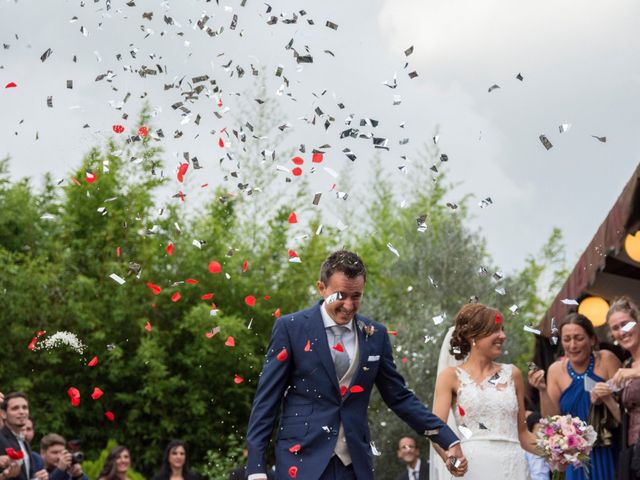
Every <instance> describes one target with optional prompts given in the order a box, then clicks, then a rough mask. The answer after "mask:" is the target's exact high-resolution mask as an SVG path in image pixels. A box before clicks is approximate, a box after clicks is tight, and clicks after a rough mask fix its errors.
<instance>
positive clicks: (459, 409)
mask: <svg viewBox="0 0 640 480" xmlns="http://www.w3.org/2000/svg"><path fill="white" fill-rule="evenodd" d="M458 413H459V414H460V416H461V417H464V409H463V408H462V407H461V406H460V405H458Z"/></svg>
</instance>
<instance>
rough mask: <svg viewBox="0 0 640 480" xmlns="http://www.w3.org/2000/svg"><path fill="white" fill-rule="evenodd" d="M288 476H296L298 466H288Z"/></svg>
mask: <svg viewBox="0 0 640 480" xmlns="http://www.w3.org/2000/svg"><path fill="white" fill-rule="evenodd" d="M289 476H290V477H291V478H296V477H297V476H298V467H295V466H294V467H289Z"/></svg>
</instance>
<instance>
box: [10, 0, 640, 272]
mask: <svg viewBox="0 0 640 480" xmlns="http://www.w3.org/2000/svg"><path fill="white" fill-rule="evenodd" d="M0 2H1V3H0V40H1V43H2V44H3V45H4V47H3V48H1V49H0V83H1V85H0V109H1V111H2V114H1V115H0V155H3V156H4V155H5V154H7V155H10V156H11V157H12V161H11V175H12V177H13V178H20V177H23V176H30V177H33V178H34V181H36V182H37V179H38V178H39V177H40V176H41V174H42V173H43V172H45V171H49V172H52V173H53V175H54V176H55V177H60V178H65V177H66V178H69V175H70V173H71V171H72V169H73V168H74V167H77V165H78V164H79V163H80V161H81V158H82V156H83V154H84V153H86V151H87V150H88V149H89V148H90V147H91V146H94V145H96V144H100V143H102V142H104V140H105V139H106V138H109V137H110V136H114V135H116V134H114V133H113V131H112V126H113V125H115V124H122V125H123V126H124V127H125V128H126V129H127V131H129V132H130V131H133V130H135V129H136V128H137V125H135V117H136V113H137V112H138V111H139V108H140V106H141V104H142V102H143V101H148V102H149V104H150V105H151V107H152V109H153V110H154V119H153V128H154V129H155V128H161V129H162V130H163V132H164V134H165V138H164V139H163V140H162V141H161V142H160V144H161V145H162V146H163V147H164V148H165V152H166V153H165V165H166V172H167V175H170V176H171V177H175V176H174V175H173V172H174V171H175V169H176V168H177V167H178V165H179V163H180V161H181V159H182V158H183V152H189V154H190V155H191V156H192V157H193V156H197V157H198V160H199V162H200V164H201V165H202V166H203V168H202V169H201V170H197V171H193V170H190V171H189V175H190V183H189V184H188V186H184V187H182V186H179V185H178V184H177V183H176V182H175V181H174V182H173V183H172V185H171V186H170V187H169V190H171V191H170V192H168V194H167V199H160V200H159V202H163V201H171V200H169V197H170V195H169V194H173V193H175V191H177V190H178V189H179V188H183V189H185V188H190V189H191V190H190V191H189V192H188V193H191V194H192V195H191V197H190V199H192V202H191V203H189V204H188V205H187V206H186V207H185V208H197V207H196V206H195V205H197V203H196V202H195V200H194V199H196V198H198V196H199V195H200V196H202V195H206V194H207V193H203V192H202V191H200V190H201V189H200V187H199V186H200V185H201V184H202V183H206V182H208V183H210V184H212V185H214V184H216V183H219V182H220V181H221V173H220V170H219V168H218V164H219V160H220V159H221V158H224V155H225V153H226V152H227V151H228V149H229V148H230V147H231V146H232V144H233V142H234V141H235V139H234V138H233V137H228V136H226V134H225V133H224V132H223V131H222V129H224V128H225V127H226V128H228V129H229V130H231V129H232V128H238V127H239V126H240V125H243V124H244V123H245V122H246V121H249V122H250V123H254V120H253V119H251V118H249V117H247V118H244V117H243V114H242V113H240V112H241V103H242V102H241V98H244V96H245V95H246V92H248V91H250V89H251V88H252V86H253V85H255V81H256V78H258V79H264V82H265V85H266V94H265V95H266V96H267V97H268V98H269V99H272V100H275V103H276V104H277V105H278V107H279V108H280V110H281V111H282V116H279V115H276V114H274V117H273V125H271V129H268V130H267V129H265V130H264V131H261V132H254V133H256V135H257V136H263V137H264V138H261V139H259V140H255V143H256V145H257V146H258V147H259V149H260V150H262V149H266V150H276V160H275V163H274V164H271V163H269V164H268V167H269V168H276V165H280V166H283V167H286V168H291V167H293V164H292V163H291V159H290V158H285V156H284V155H278V152H280V151H282V150H283V149H284V146H283V145H281V144H280V143H279V135H281V134H280V133H279V130H278V129H277V127H278V126H282V125H284V124H285V123H287V122H288V123H287V128H286V132H287V133H288V137H287V138H288V140H287V142H288V144H289V145H299V144H305V146H306V148H307V152H308V151H310V150H311V149H313V148H317V147H320V146H321V145H324V144H330V145H331V148H330V149H326V152H327V153H326V155H325V160H324V162H323V164H320V165H316V169H315V172H314V173H312V172H311V170H310V169H311V165H310V155H309V154H308V153H307V154H306V155H303V156H304V157H305V159H306V163H305V165H303V170H304V172H305V173H304V175H308V176H309V178H310V179H311V183H312V188H315V189H316V191H322V192H327V194H326V195H325V196H324V197H323V202H324V201H325V200H324V198H327V200H326V201H330V200H329V198H331V197H330V195H331V194H329V193H328V190H329V186H330V185H331V184H333V183H336V184H337V186H338V189H340V185H341V182H343V181H344V180H345V179H342V178H340V173H339V172H341V170H342V168H343V166H344V165H346V164H348V163H350V160H349V159H348V158H347V157H346V155H345V154H344V153H343V151H342V150H343V149H344V148H349V149H350V150H351V151H352V152H353V153H354V154H355V155H357V159H356V161H355V164H354V166H355V169H354V178H353V179H352V180H351V184H353V183H361V184H364V182H366V180H367V178H368V171H369V167H370V161H371V158H372V156H373V155H374V154H376V153H377V154H380V155H381V158H382V160H383V161H384V163H385V165H387V166H388V168H389V171H390V172H391V173H392V174H393V175H394V176H395V177H397V180H398V184H399V185H401V182H402V181H403V180H402V179H403V177H402V175H403V173H401V171H400V170H399V169H398V167H400V166H402V165H406V166H407V168H406V169H405V171H409V173H410V171H411V166H412V162H415V161H418V156H417V152H418V151H419V150H420V147H421V145H422V144H424V143H425V142H430V141H431V137H432V136H433V133H434V132H435V131H436V130H437V131H438V132H439V135H440V136H439V143H438V144H439V147H440V148H441V150H442V152H443V153H446V154H447V155H448V157H449V162H448V165H447V169H448V176H449V179H450V180H452V181H455V182H459V183H460V186H459V187H458V190H456V191H455V192H453V193H452V198H451V199H450V200H452V201H456V199H457V198H456V197H458V198H459V197H461V196H462V195H464V194H465V193H472V194H473V195H474V196H475V198H476V200H475V202H474V204H473V205H474V206H475V205H477V202H479V201H480V200H481V199H482V198H485V197H488V196H489V197H491V198H492V200H493V204H492V205H491V206H490V207H488V208H483V209H480V208H479V207H477V208H473V213H474V219H473V222H474V223H473V226H474V228H481V229H482V231H483V232H484V234H485V236H486V238H487V239H488V247H489V250H490V252H491V254H492V255H493V257H494V259H495V260H496V262H497V263H498V264H499V265H500V266H501V267H502V268H503V269H504V270H507V271H509V270H511V269H514V268H517V267H520V266H521V265H522V262H523V259H524V257H525V256H526V255H527V254H530V253H534V252H536V251H537V250H538V249H539V248H540V247H541V245H542V244H543V243H544V241H545V240H546V238H547V237H548V235H549V234H550V232H551V229H552V228H553V227H554V226H558V227H560V228H562V230H563V232H564V234H565V238H566V242H567V246H568V254H569V258H570V260H574V259H575V258H576V257H577V255H579V254H580V253H581V252H582V250H583V249H584V247H585V246H586V245H587V243H588V242H589V241H590V239H591V237H592V235H593V234H594V233H595V230H596V228H597V227H598V225H599V224H600V223H601V222H602V220H603V219H604V217H605V216H606V214H607V212H608V210H609V209H610V208H611V206H612V205H613V202H614V201H615V199H616V198H617V196H618V194H619V193H620V191H621V189H622V187H623V186H624V185H625V183H626V182H627V181H628V179H629V177H630V175H631V173H632V172H633V171H634V169H635V168H636V166H637V165H638V149H639V146H640V140H639V139H640V136H639V135H638V134H637V132H638V131H640V117H639V116H638V112H639V111H640V108H639V107H640V96H639V95H638V89H639V87H640V57H639V56H638V55H637V52H638V51H640V50H639V48H638V47H639V46H640V45H639V43H640V37H639V36H638V35H637V34H636V33H635V28H634V27H635V24H636V23H637V19H638V18H640V4H638V3H637V2H633V1H631V0H620V1H616V2H604V3H603V2H595V1H591V0H588V1H580V2H579V1H577V0H575V1H574V0H567V1H565V2H557V1H554V2H552V1H549V0H540V1H538V2H536V3H535V4H530V3H523V2H509V1H499V0H484V1H482V2H478V1H477V0H447V1H445V0H393V1H392V0H351V1H349V2H337V1H334V0H327V1H324V2H307V3H303V2H300V1H295V2H294V1H276V0H273V1H272V2H270V6H271V11H270V12H267V10H268V5H267V4H265V3H263V2H258V1H256V0H246V2H245V5H244V6H243V5H242V4H241V3H242V2H241V0H229V1H224V0H220V4H219V5H218V4H217V3H216V2H215V0H214V1H211V2H206V1H204V0H199V1H198V0H181V1H179V2H178V1H172V2H169V1H165V2H160V1H151V0H134V1H130V2H128V3H127V2H124V1H122V0H111V1H110V2H109V7H110V8H109V9H108V10H107V1H106V0H99V1H97V2H94V1H93V0H85V1H84V2H81V1H79V0H73V1H67V0H51V1H48V2H42V1H41V0H17V1H15V0H10V1H8V0H0ZM300 10H304V11H305V12H303V13H305V14H304V15H302V14H301V13H300ZM150 12H152V13H153V15H152V16H151V15H148V14H149V13H150ZM143 14H147V15H145V17H143ZM236 15H237V17H236V18H237V20H236V26H235V28H234V29H232V28H231V26H232V23H234V16H236ZM294 15H295V16H294ZM205 16H206V17H209V18H208V20H206V22H201V24H203V28H202V29H201V28H200V27H199V26H198V25H197V22H198V21H199V20H200V21H202V20H203V17H205ZM272 16H273V17H277V22H276V23H274V24H272V25H270V24H269V23H273V21H272V22H269V19H270V18H271V17H272ZM287 19H288V20H292V22H291V23H285V22H284V20H287ZM310 19H311V20H313V25H311V24H310V23H309V21H308V20H310ZM293 20H295V22H293ZM327 21H329V22H332V23H333V24H335V25H337V28H335V29H334V28H330V27H328V26H327V25H326V24H327ZM221 28H222V30H221ZM207 29H210V30H209V33H207ZM290 41H293V43H292V44H291V48H286V47H287V46H288V44H289V43H290ZM410 46H413V47H414V49H413V53H412V54H410V55H409V56H406V55H405V50H406V49H407V48H409V47H410ZM49 48H50V49H51V51H52V52H51V54H50V55H49V56H48V58H45V60H44V61H41V58H40V57H41V56H42V55H43V54H44V53H45V52H46V51H47V49H49ZM294 52H297V54H298V55H300V56H303V57H304V56H306V55H310V56H311V57H312V58H313V63H297V61H296V59H295V57H294V54H295V53H294ZM74 56H75V57H76V61H75V62H74ZM230 61H231V62H232V63H231V64H230V65H229V63H228V62H230ZM406 62H408V66H405V63H406ZM157 65H160V66H161V67H162V69H163V72H162V73H160V72H159V73H157V74H156V75H147V76H146V77H144V78H143V77H141V76H140V75H139V73H138V72H139V70H140V69H141V68H143V66H146V67H147V68H151V69H156V68H157V67H156V66H157ZM252 65H253V67H254V68H256V69H257V70H258V71H259V72H260V73H259V75H258V77H255V76H253V75H252V67H251V66H252ZM236 66H240V67H241V69H242V70H244V75H243V76H242V77H241V78H239V76H238V70H237V69H236ZM278 66H281V67H282V75H281V76H277V75H276V69H277V68H278ZM410 72H416V73H417V74H418V76H417V77H415V78H413V79H412V78H410V76H409V73H410ZM519 73H520V74H521V75H522V78H523V79H522V80H518V79H517V78H516V75H517V74H519ZM99 75H106V76H105V77H104V78H103V79H101V80H98V81H96V78H97V77H98V76H99ZM202 75H208V76H209V80H215V81H216V82H217V85H218V86H219V87H220V89H221V91H220V93H219V94H218V93H215V92H213V91H212V88H213V86H212V85H211V84H210V83H208V82H200V83H199V84H201V85H205V86H206V87H207V89H205V90H204V91H203V92H201V94H200V95H199V96H198V98H197V99H192V100H191V101H186V100H185V95H184V93H185V92H187V91H189V90H190V89H191V87H192V86H194V85H198V83H196V84H193V83H191V86H189V82H192V81H193V78H194V77H197V76H202ZM394 75H395V76H396V78H397V87H396V88H394V89H391V88H389V87H388V86H385V85H383V82H385V81H386V82H388V83H389V84H393V78H394ZM285 77H286V79H287V81H288V85H287V84H286V83H285V81H284V80H283V79H284V78H285ZM182 78H184V80H183V82H182V84H180V86H179V87H178V86H177V85H178V82H179V80H180V79H182ZM68 80H72V81H73V88H72V89H68V88H67V81H68ZM11 82H14V83H15V84H16V87H14V88H4V87H5V85H8V84H10V83H11ZM171 84H173V85H176V88H170V89H165V85H171ZM493 85H498V86H499V87H500V88H495V89H493V90H492V91H491V92H488V89H489V87H491V86H493ZM128 93H130V95H129V96H127V94H128ZM237 94H241V95H240V96H239V95H237ZM49 96H51V97H52V107H48V106H47V97H49ZM125 99H126V101H125ZM178 101H183V102H184V106H185V107H186V108H187V109H188V111H181V110H179V109H178V110H174V109H173V108H172V107H171V106H172V105H174V104H175V103H176V102H178ZM248 101H249V103H253V102H252V101H251V99H249V100H248ZM394 102H395V103H397V105H394ZM219 104H221V106H219ZM339 104H342V105H343V106H344V108H340V106H339ZM316 109H319V110H318V111H316ZM123 114H128V115H129V117H128V118H127V119H123V118H122V115H123ZM216 114H217V116H216ZM197 115H200V116H201V120H200V122H199V124H196V117H197ZM314 115H315V117H316V118H315V122H314V124H312V123H310V121H311V120H312V119H313V118H314ZM350 115H353V119H354V120H353V122H352V124H351V127H353V128H358V129H360V133H365V134H368V135H369V134H370V136H371V135H372V136H374V137H379V138H385V139H387V146H388V147H389V150H388V151H386V150H376V149H374V148H373V142H372V140H371V138H364V139H363V138H357V139H354V138H346V139H341V138H340V132H341V131H343V130H345V129H346V128H349V127H348V126H347V125H346V124H345V120H346V119H348V118H349V116H350ZM363 118H365V119H374V120H377V121H378V122H379V123H378V125H377V126H376V127H373V126H371V125H364V126H362V127H361V126H360V119H363ZM327 120H329V124H330V126H329V127H328V128H327V129H326V130H325V127H324V124H325V122H326V121H327ZM562 124H567V125H570V127H569V128H568V130H567V131H566V132H564V133H560V131H559V126H560V125H562ZM85 125H88V127H86V128H83V127H84V126H85ZM401 125H404V126H403V127H401ZM176 130H179V131H181V132H182V136H181V137H180V138H179V139H173V138H172V137H173V136H174V132H175V131H176ZM212 132H215V133H212ZM36 134H37V136H38V139H36ZM542 134H544V135H546V137H547V138H548V140H549V141H550V142H551V143H552V144H553V147H552V148H551V149H550V150H547V149H545V148H544V146H543V145H542V143H541V142H540V140H539V138H538V137H539V136H540V135H542ZM152 135H154V136H155V133H152ZM592 135H595V136H598V137H606V142H601V141H599V140H598V139H596V138H593V137H592ZM220 138H223V140H224V141H225V147H224V148H221V147H220V146H219V145H218V142H219V139H220ZM406 139H408V140H409V141H408V143H405V142H406ZM403 157H404V158H403ZM227 161H228V160H227ZM265 165H267V164H265ZM327 169H328V170H327ZM334 172H337V175H338V177H337V178H336V177H334V176H333V175H332V173H334ZM279 175H281V176H282V177H283V178H284V176H286V173H284V172H280V173H279ZM395 177H394V178H395ZM280 184H281V185H283V188H284V183H280ZM312 196H313V195H312V194H311V197H312ZM400 199H401V195H399V201H400ZM331 201H334V202H338V201H342V200H337V199H332V200H331ZM347 201H350V202H357V197H354V196H351V197H349V200H347ZM398 208H400V207H399V206H398ZM303 221H304V219H303ZM337 221H338V218H333V217H331V216H329V218H328V219H327V223H330V224H335V222H337ZM349 221H351V222H354V223H355V222H357V219H346V223H347V224H348V223H349ZM389 241H391V242H392V241H393V239H389Z"/></svg>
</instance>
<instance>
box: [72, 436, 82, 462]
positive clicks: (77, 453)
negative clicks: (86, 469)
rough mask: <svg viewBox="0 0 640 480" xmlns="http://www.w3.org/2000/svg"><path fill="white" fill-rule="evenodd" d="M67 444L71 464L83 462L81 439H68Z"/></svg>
mask: <svg viewBox="0 0 640 480" xmlns="http://www.w3.org/2000/svg"><path fill="white" fill-rule="evenodd" d="M68 446H69V451H70V452H71V465H75V464H77V463H82V462H84V453H83V452H82V451H81V450H80V448H82V441H81V440H69V442H68Z"/></svg>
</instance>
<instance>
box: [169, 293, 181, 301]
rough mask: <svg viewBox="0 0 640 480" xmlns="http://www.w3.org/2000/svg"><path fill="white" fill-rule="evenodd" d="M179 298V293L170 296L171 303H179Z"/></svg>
mask: <svg viewBox="0 0 640 480" xmlns="http://www.w3.org/2000/svg"><path fill="white" fill-rule="evenodd" d="M180 298H181V295H180V292H176V293H174V294H173V295H171V301H172V302H174V303H175V302H177V301H179V300H180Z"/></svg>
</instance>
